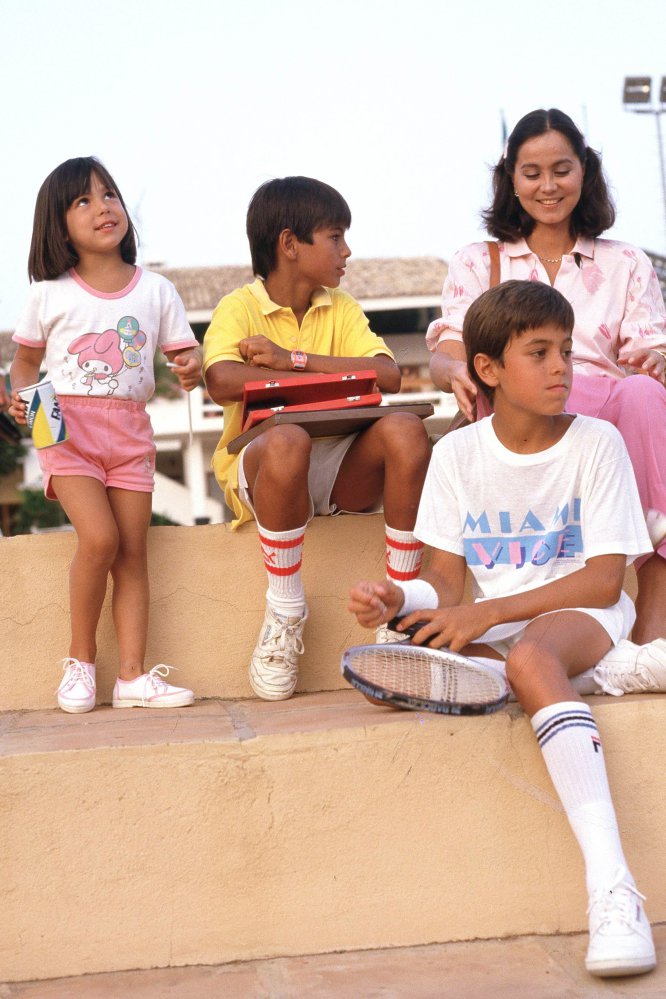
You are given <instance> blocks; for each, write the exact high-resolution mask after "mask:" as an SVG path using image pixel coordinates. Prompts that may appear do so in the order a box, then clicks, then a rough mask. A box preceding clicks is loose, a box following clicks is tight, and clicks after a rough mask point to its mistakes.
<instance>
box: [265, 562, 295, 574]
mask: <svg viewBox="0 0 666 999" xmlns="http://www.w3.org/2000/svg"><path fill="white" fill-rule="evenodd" d="M302 564H303V559H301V560H300V562H297V563H296V565H271V563H270V562H264V565H265V566H266V572H270V573H271V575H273V576H293V575H294V573H295V572H298V570H299V569H300V567H301V566H302Z"/></svg>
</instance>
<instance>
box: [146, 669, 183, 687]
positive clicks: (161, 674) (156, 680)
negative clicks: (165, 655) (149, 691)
mask: <svg viewBox="0 0 666 999" xmlns="http://www.w3.org/2000/svg"><path fill="white" fill-rule="evenodd" d="M171 670H175V671H176V673H177V672H178V667H177V666H167V664H166V663H158V664H157V666H153V668H152V669H151V670H149V671H148V672H147V673H146V678H147V679H146V682H147V683H150V685H151V686H152V688H153V690H154V691H155V693H156V694H159V693H164V690H165V688H166V687H168V686H169V684H168V683H167V682H166V677H167V676H168V675H169V673H170V672H171Z"/></svg>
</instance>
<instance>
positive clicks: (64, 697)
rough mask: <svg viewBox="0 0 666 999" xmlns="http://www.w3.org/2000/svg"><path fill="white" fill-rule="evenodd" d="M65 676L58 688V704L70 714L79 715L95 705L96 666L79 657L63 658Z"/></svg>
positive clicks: (90, 709)
mask: <svg viewBox="0 0 666 999" xmlns="http://www.w3.org/2000/svg"><path fill="white" fill-rule="evenodd" d="M62 668H63V672H64V674H65V675H64V676H63V678H62V680H61V681H60V686H59V687H58V689H57V690H56V694H57V695H58V706H59V707H60V708H62V710H63V711H67V712H68V713H69V714H72V715H78V714H83V713H84V712H85V711H92V709H93V708H94V707H95V667H94V666H93V664H92V663H82V662H79V660H78V659H72V658H71V657H68V658H67V659H63V661H62Z"/></svg>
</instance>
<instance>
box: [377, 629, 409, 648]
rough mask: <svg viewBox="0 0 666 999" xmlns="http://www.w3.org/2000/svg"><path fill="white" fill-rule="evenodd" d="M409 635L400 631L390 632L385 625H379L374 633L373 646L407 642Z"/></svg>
mask: <svg viewBox="0 0 666 999" xmlns="http://www.w3.org/2000/svg"><path fill="white" fill-rule="evenodd" d="M408 641H409V635H405V634H403V632H402V631H392V630H391V629H390V628H389V626H388V625H387V624H380V625H379V627H378V628H377V631H376V632H375V645H395V644H396V643H398V642H408Z"/></svg>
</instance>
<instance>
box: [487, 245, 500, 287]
mask: <svg viewBox="0 0 666 999" xmlns="http://www.w3.org/2000/svg"><path fill="white" fill-rule="evenodd" d="M486 245H487V247H488V253H489V254H490V284H489V285H488V287H489V288H494V287H495V285H498V284H499V283H500V255H499V246H498V245H497V243H495V242H494V241H493V240H492V239H489V240H488V242H487V244H486Z"/></svg>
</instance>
